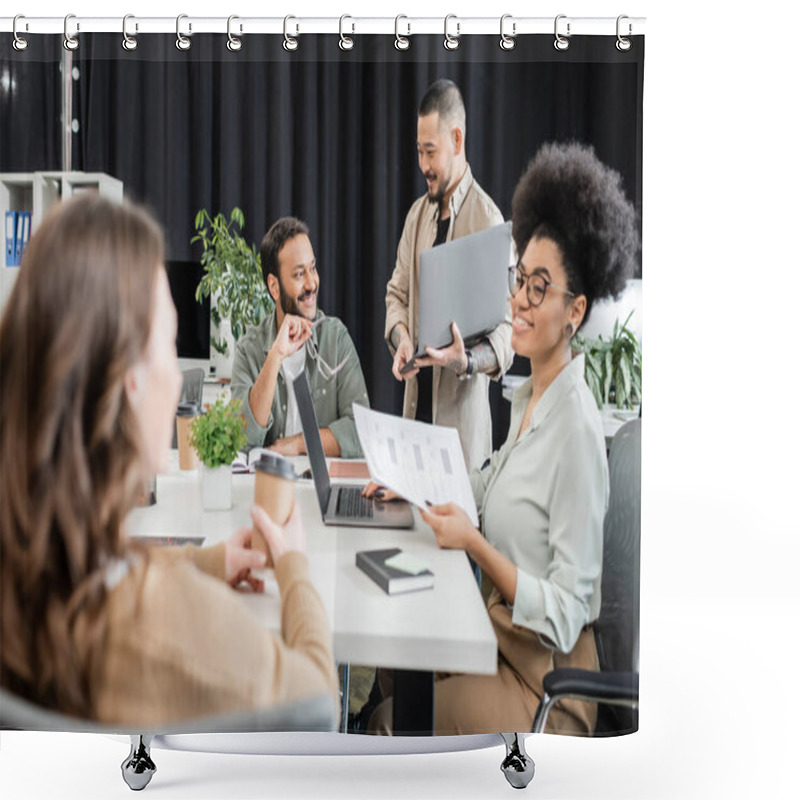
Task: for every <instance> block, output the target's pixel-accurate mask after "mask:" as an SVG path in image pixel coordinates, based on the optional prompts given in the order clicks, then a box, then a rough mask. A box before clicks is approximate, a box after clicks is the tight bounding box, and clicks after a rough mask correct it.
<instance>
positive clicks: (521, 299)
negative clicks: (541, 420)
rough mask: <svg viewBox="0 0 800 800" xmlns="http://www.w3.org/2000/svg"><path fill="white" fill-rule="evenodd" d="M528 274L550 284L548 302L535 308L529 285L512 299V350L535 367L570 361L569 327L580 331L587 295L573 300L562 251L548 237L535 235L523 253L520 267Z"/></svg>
mask: <svg viewBox="0 0 800 800" xmlns="http://www.w3.org/2000/svg"><path fill="white" fill-rule="evenodd" d="M519 266H520V267H521V269H522V271H523V272H524V273H525V275H534V276H541V277H542V278H544V279H545V281H547V283H549V284H552V285H548V286H547V289H546V291H545V295H544V300H543V301H542V302H541V304H540V305H538V306H533V305H531V302H530V300H529V299H528V292H527V291H526V286H525V285H523V286H522V288H520V289H519V290H517V291H516V293H515V294H514V295H513V296H512V298H511V311H512V316H513V319H512V324H511V347H512V348H513V349H514V352H515V353H517V354H519V355H521V356H524V357H525V358H529V359H530V360H531V364H532V365H537V364H547V363H549V362H551V361H554V360H557V359H564V358H566V359H567V360H569V357H570V355H569V353H570V339H571V336H570V335H569V334H568V333H567V324H570V325H571V326H572V330H573V332H574V331H577V330H578V327H579V325H580V323H581V321H582V319H583V314H584V312H585V309H586V298H585V297H584V296H583V295H579V296H578V297H575V298H573V297H571V296H570V295H569V294H567V293H566V292H565V291H564V290H565V289H568V288H569V284H568V278H567V272H566V270H565V269H564V260H563V256H562V253H561V248H560V247H559V246H558V245H557V244H556V243H555V242H554V241H553V240H552V239H548V238H546V237H536V236H534V237H533V238H532V239H531V240H530V241H529V242H528V245H527V247H526V248H525V252H524V253H523V254H522V258H521V259H520V264H519Z"/></svg>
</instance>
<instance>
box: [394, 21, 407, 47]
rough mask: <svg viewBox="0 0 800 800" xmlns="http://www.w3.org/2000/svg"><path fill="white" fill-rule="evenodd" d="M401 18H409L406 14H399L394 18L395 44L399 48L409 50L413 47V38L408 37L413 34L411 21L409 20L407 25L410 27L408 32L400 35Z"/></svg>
mask: <svg viewBox="0 0 800 800" xmlns="http://www.w3.org/2000/svg"><path fill="white" fill-rule="evenodd" d="M401 19H408V17H407V16H406V15H405V14H398V15H397V16H396V17H395V18H394V46H395V47H396V48H397V49H398V50H408V48H409V47H411V40H410V39H409V38H408V37H410V36H411V23H410V22H407V23H406V26H407V27H408V31H407V32H406V35H405V36H401V35H400V20H401Z"/></svg>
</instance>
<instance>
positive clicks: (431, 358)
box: [416, 322, 467, 375]
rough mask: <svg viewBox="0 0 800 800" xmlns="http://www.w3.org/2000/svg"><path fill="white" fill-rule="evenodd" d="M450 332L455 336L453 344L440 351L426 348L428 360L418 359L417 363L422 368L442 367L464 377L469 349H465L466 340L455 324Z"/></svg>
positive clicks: (451, 326)
mask: <svg viewBox="0 0 800 800" xmlns="http://www.w3.org/2000/svg"><path fill="white" fill-rule="evenodd" d="M450 331H451V332H452V334H453V344H451V345H449V346H448V347H442V348H441V349H438V350H437V349H436V348H434V347H426V348H425V352H426V353H427V354H428V356H427V358H418V359H417V361H416V363H417V364H418V365H419V366H420V367H433V366H436V367H442V368H443V369H449V370H450V371H451V372H454V373H455V374H456V375H463V374H464V373H465V372H466V370H467V348H466V347H464V339H463V338H462V337H461V331H459V329H458V325H456V324H455V322H453V323H452V324H451V325H450Z"/></svg>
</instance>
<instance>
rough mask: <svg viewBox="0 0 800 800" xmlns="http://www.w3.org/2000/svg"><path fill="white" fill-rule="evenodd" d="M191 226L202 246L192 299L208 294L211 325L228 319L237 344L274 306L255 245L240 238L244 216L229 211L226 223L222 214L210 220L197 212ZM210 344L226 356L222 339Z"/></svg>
mask: <svg viewBox="0 0 800 800" xmlns="http://www.w3.org/2000/svg"><path fill="white" fill-rule="evenodd" d="M194 227H195V230H196V231H197V233H196V234H195V235H194V236H193V237H192V239H191V241H192V243H193V244H194V243H195V242H200V244H201V245H202V246H203V254H202V256H201V257H200V264H201V265H202V267H203V270H204V273H203V277H202V278H201V279H200V283H198V285H197V290H196V292H195V299H196V300H197V302H198V303H200V302H202V301H203V299H204V298H206V297H208V296H209V295H211V297H212V298H213V302H212V304H211V319H212V320H213V322H214V325H215V326H216V327H217V329H218V328H219V324H220V322H221V321H222V319H224V318H226V317H227V318H230V322H231V333H232V334H233V338H234V340H236V341H239V339H240V338H241V336H242V334H244V332H245V331H246V330H247V328H249V327H250V326H251V325H257V324H258V323H259V322H261V320H262V319H263V318H264V317H265V316H266V315H267V314H269V313H270V312H271V311H272V309H273V307H274V304H273V302H272V298H271V297H270V296H269V292H268V291H267V287H266V286H265V285H264V278H263V276H262V274H261V256H260V254H259V252H258V250H257V249H256V246H255V244H248V243H247V241H246V240H245V239H244V237H243V236H242V231H243V230H244V214H243V213H242V210H241V209H240V208H234V209H233V210H232V211H231V218H230V221H228V219H227V218H226V217H225V215H224V214H222V213H220V214H217V215H216V216H215V217H213V218H212V217H211V215H210V214H209V213H208V211H206V210H205V209H201V210H200V211H198V212H197V215H196V216H195V218H194ZM211 344H212V345H213V346H214V348H215V349H216V350H217V351H218V352H220V353H222V354H223V355H225V354H227V349H228V345H227V342H225V341H224V340H223V341H217V340H216V339H212V342H211Z"/></svg>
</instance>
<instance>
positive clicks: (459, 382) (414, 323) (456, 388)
mask: <svg viewBox="0 0 800 800" xmlns="http://www.w3.org/2000/svg"><path fill="white" fill-rule="evenodd" d="M465 132H466V111H465V108H464V101H463V99H462V97H461V92H460V91H459V89H458V87H457V86H456V85H455V84H454V83H453V82H452V81H449V80H444V79H442V80H438V81H436V82H435V83H433V84H432V85H431V86H430V87H429V89H428V91H427V92H426V93H425V96H424V97H423V99H422V102H421V103H420V108H419V115H418V118H417V153H418V157H419V168H420V171H421V172H422V174H423V175H424V177H425V180H426V182H427V186H428V191H427V193H426V194H424V195H423V196H422V197H420V198H418V199H417V200H416V201H415V203H414V204H413V205H412V206H411V210H410V211H409V212H408V215H407V217H406V221H405V226H404V228H403V234H402V236H401V238H400V244H399V245H398V247H397V262H396V265H395V269H394V272H393V274H392V277H391V279H390V281H389V283H388V285H387V287H386V328H385V336H386V342H387V344H388V345H389V350H390V352H391V353H392V356H393V357H394V362H393V364H392V373H393V374H394V376H395V378H397V380H403V381H405V394H404V397H403V416H404V417H409V418H412V419H417V420H421V421H424V422H433V423H435V424H437V425H447V426H450V427H454V428H456V429H457V430H458V433H459V436H460V438H461V448H462V450H463V451H464V458H465V460H466V463H467V468H468V469H474V468H477V467H480V466H481V465H482V464H483V462H484V461H485V460H486V458H487V457H488V456H489V454H490V453H491V450H492V420H491V412H490V409H489V380H490V379H492V380H500V378H501V377H502V376H503V373H504V372H505V371H506V370H507V369H508V368H509V367H510V366H511V362H512V361H513V358H514V354H513V352H512V350H511V326H510V321H511V317H510V312H509V314H508V315H507V319H506V320H505V321H504V322H503V323H501V324H500V325H499V326H498V327H497V328H496V329H495V330H494V331H492V332H491V333H490V334H489V335H488V336H487V337H486V338H485V339H484V340H482V341H481V342H479V343H478V344H477V345H475V346H473V347H471V348H469V349H467V348H466V347H465V346H464V340H463V339H462V338H461V334H460V332H459V330H458V328H457V326H456V325H455V324H453V327H452V331H453V344H452V345H450V346H449V347H446V348H443V349H439V350H434V349H432V348H428V350H427V354H428V357H427V358H419V359H417V360H416V361H415V363H414V369H411V370H408V371H406V372H402V370H403V367H404V366H405V365H406V364H407V363H408V362H409V361H410V360H411V358H412V357H413V355H414V352H415V349H416V348H415V342H416V339H417V336H418V327H419V300H418V293H419V257H420V253H421V252H422V251H423V250H427V249H428V248H429V247H435V246H436V245H439V244H442V243H444V242H449V241H451V240H453V239H457V238H459V237H461V236H466V235H468V234H470V233H476V232H477V231H481V230H484V229H486V228H491V227H493V226H494V225H499V224H500V223H502V221H503V215H502V214H501V213H500V210H499V209H498V208H497V206H496V205H495V204H494V202H493V201H492V198H491V197H489V195H488V194H487V193H486V192H485V191H484V190H483V189H482V188H481V187H480V186H479V185H478V182H477V181H476V180H475V179H474V178H473V177H472V172H471V170H470V168H469V164H468V163H467V157H466V150H465Z"/></svg>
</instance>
